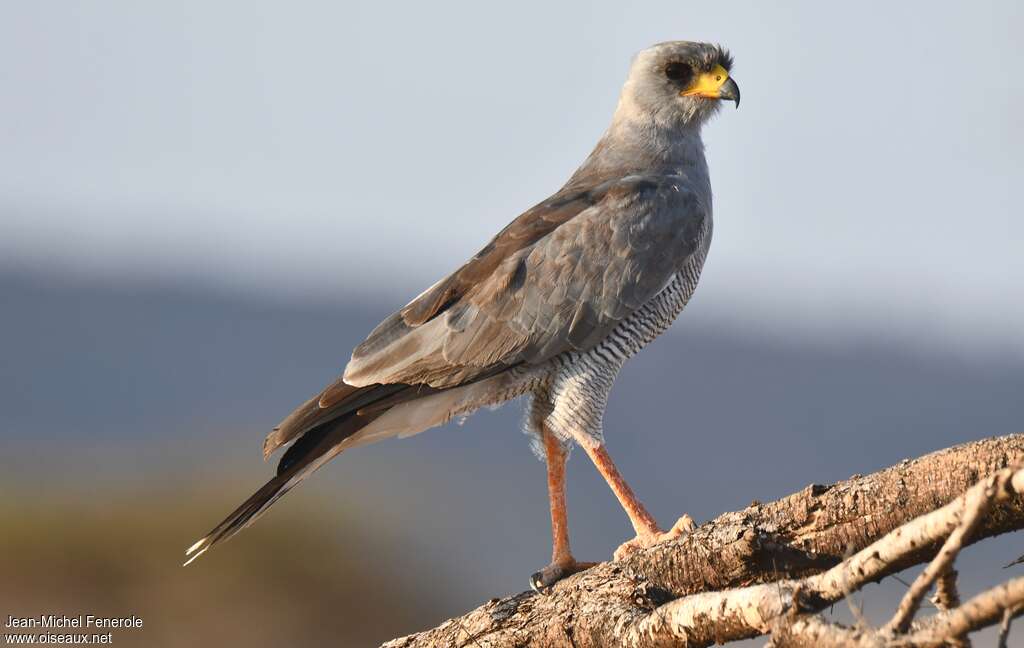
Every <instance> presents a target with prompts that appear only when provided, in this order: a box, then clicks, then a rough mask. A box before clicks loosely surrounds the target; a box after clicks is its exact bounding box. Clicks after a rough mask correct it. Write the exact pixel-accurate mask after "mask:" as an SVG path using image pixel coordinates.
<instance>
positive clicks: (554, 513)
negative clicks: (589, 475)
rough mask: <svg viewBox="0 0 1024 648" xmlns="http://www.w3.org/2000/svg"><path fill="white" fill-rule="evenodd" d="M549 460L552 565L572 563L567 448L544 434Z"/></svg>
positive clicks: (551, 436)
mask: <svg viewBox="0 0 1024 648" xmlns="http://www.w3.org/2000/svg"><path fill="white" fill-rule="evenodd" d="M544 449H545V450H546V451H547V459H548V500H549V502H550V504H551V564H553V565H554V564H564V563H566V562H572V561H573V557H572V551H571V550H570V549H569V517H568V514H567V512H566V509H565V458H566V457H565V454H566V453H565V448H563V447H562V444H561V442H560V441H559V440H558V439H556V438H555V435H553V434H547V433H546V434H544Z"/></svg>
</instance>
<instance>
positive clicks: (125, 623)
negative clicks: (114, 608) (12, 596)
mask: <svg viewBox="0 0 1024 648" xmlns="http://www.w3.org/2000/svg"><path fill="white" fill-rule="evenodd" d="M4 627H5V628H44V629H49V628H141V627H142V619H140V618H139V617H137V616H135V615H132V616H127V617H104V616H97V615H95V614H79V615H78V616H67V615H63V614H40V615H39V616H37V617H16V616H9V617H7V625H6V626H4Z"/></svg>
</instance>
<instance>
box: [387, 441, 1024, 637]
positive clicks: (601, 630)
mask: <svg viewBox="0 0 1024 648" xmlns="http://www.w3.org/2000/svg"><path fill="white" fill-rule="evenodd" d="M1022 459H1024V435H1011V436H1007V437H1000V438H993V439H985V440H982V441H977V442H973V443H968V444H965V445H961V446H957V447H954V448H950V449H947V450H942V451H939V452H935V453H932V454H930V455H927V456H924V457H921V458H919V459H915V460H904V461H902V462H901V463H899V464H898V465H896V466H893V467H891V468H887V469H885V470H882V471H879V472H877V473H874V474H871V475H867V476H854V477H852V478H850V479H848V480H846V481H842V482H838V483H836V484H832V485H829V486H823V485H817V484H812V485H810V486H808V487H807V488H805V489H803V490H802V491H800V492H798V493H795V494H793V495H790V496H789V497H786V498H783V499H781V500H778V501H775V502H770V503H767V504H760V503H757V502H755V503H753V504H751V505H750V506H749V507H747V508H746V509H744V510H742V511H736V512H732V513H726V514H724V515H721V516H719V517H718V518H716V519H715V520H712V521H710V522H707V523H705V524H703V525H701V526H700V527H698V528H697V529H696V530H695V531H694V532H693V533H691V534H689V535H687V536H685V537H683V538H681V539H679V540H675V541H672V542H669V543H665V544H662V545H659V546H657V547H654V548H652V549H649V550H647V551H643V552H638V553H636V554H633V555H630V556H629V557H628V558H627V559H625V560H623V561H622V562H617V563H601V564H599V565H597V566H596V567H593V568H591V569H589V570H587V571H586V572H583V573H581V574H577V575H575V576H573V577H571V578H568V579H566V580H564V581H562V582H560V583H558V584H557V585H556V586H555V587H554V588H553V590H552V592H551V593H550V594H548V595H546V596H541V595H537V594H534V593H533V592H524V593H521V594H517V595H515V596H510V597H506V598H503V599H492V600H491V601H489V602H487V603H485V604H484V605H482V606H480V607H479V608H477V609H476V610H473V611H472V612H469V613H468V614H466V615H464V616H462V617H459V618H456V619H451V620H449V621H446V622H445V623H444V624H442V625H440V626H438V627H437V628H434V629H432V630H427V631H425V632H421V633H418V634H415V635H410V636H408V637H403V638H400V639H395V640H393V641H391V642H388V643H387V644H385V646H387V647H388V648H400V647H401V648H413V647H420V646H431V647H434V646H453V647H455V646H476V647H479V648H492V647H493V648H499V647H504V646H545V647H547V646H552V647H558V646H573V647H575V648H582V647H584V646H609V645H634V646H655V645H690V646H707V645H710V644H712V643H716V642H717V643H722V642H724V641H728V640H732V639H738V638H743V637H749V636H756V635H758V634H765V633H773V640H774V641H775V642H776V643H777V645H801V644H800V643H799V641H798V640H797V639H798V638H800V637H811V636H819V635H820V638H821V639H822V641H823V642H825V640H826V639H828V638H829V637H831V636H836V637H841V638H842V640H843V641H846V642H851V641H852V639H851V635H850V634H849V633H860V634H857V635H856V639H857V640H856V641H852V643H863V642H876V643H865V644H864V645H888V644H886V643H884V641H888V640H890V639H893V640H895V639H899V640H900V641H903V642H904V643H902V644H900V645H917V644H913V643H909V644H908V643H906V642H907V640H908V639H910V638H911V637H918V638H921V639H922V641H924V640H925V639H928V641H931V639H933V638H934V637H937V636H939V635H940V634H942V633H946V634H945V635H943V640H945V641H949V640H952V639H955V638H957V637H961V636H963V635H965V634H966V633H967V632H969V631H971V630H973V629H976V627H980V626H976V625H975V621H976V617H977V614H980V613H977V614H975V616H970V615H971V614H974V613H976V612H977V610H976V609H975V608H977V607H978V605H981V603H978V601H977V600H976V599H978V597H975V599H971V601H968V602H967V603H965V604H963V605H954V604H955V603H956V602H955V601H954V602H953V603H951V605H954V606H953V607H951V609H949V610H946V611H942V612H940V613H939V614H937V615H935V616H933V617H931V618H929V620H928V623H929V624H931V625H929V626H928V627H924V626H922V625H921V624H920V623H918V624H915V625H909V624H910V621H911V620H912V619H913V616H914V614H915V613H916V610H917V607H918V605H919V603H920V601H921V598H922V597H923V596H924V595H925V594H926V593H927V589H928V586H929V585H930V584H931V582H932V581H935V580H939V582H940V583H941V584H942V587H943V588H945V589H946V590H947V591H948V590H949V588H950V587H952V586H954V585H955V583H954V581H953V580H951V579H953V578H954V577H953V576H949V574H950V573H951V565H952V561H953V559H955V556H956V553H957V552H958V551H959V549H960V548H962V547H963V546H966V545H968V544H971V543H973V542H977V541H979V540H981V539H983V538H987V537H991V536H994V535H997V534H1000V533H1004V532H1006V531H1011V530H1016V529H1019V528H1022V527H1024V499H1022V498H1021V497H1019V496H1018V495H1016V490H1015V487H1016V485H1017V483H1018V482H1021V483H1024V474H1021V475H1020V476H1019V477H1020V479H1018V480H1014V479H1013V475H1014V473H1013V472H1012V471H1003V472H1002V473H1000V472H999V471H1000V470H1002V469H1005V468H1007V467H1010V466H1015V465H1018V464H1019V463H1021V460H1022ZM997 476H998V479H999V480H1000V481H999V484H996V483H995V482H993V481H991V480H993V479H996V477H997ZM985 478H988V479H989V480H990V481H989V482H987V483H986V482H983V483H981V484H979V485H978V486H976V487H975V488H974V489H972V486H974V485H975V484H976V482H979V480H983V479H985ZM969 490H971V493H973V499H969V498H968V497H967V496H966V495H965V493H967V492H968V491H969ZM979 493H981V494H979ZM958 498H959V499H958ZM929 514H932V515H929ZM965 520H966V524H965ZM905 525H909V526H908V527H907V529H901V527H904V526H905ZM887 534H888V535H887ZM944 545H946V549H947V550H946V551H943V552H942V555H941V557H940V560H939V561H938V562H936V563H933V565H932V567H931V571H930V572H929V576H928V578H929V579H930V580H929V582H928V583H924V582H922V583H919V584H918V585H917V587H915V588H914V592H913V594H912V595H909V596H911V598H908V600H907V601H905V604H904V605H903V606H901V611H900V612H899V613H898V615H897V616H896V617H894V621H893V622H891V623H890V624H889V626H888V627H887V628H884V629H880V630H878V631H872V630H868V629H854V630H850V629H844V628H841V627H840V626H835V625H832V624H829V623H827V622H826V621H823V620H821V619H820V618H818V617H816V616H814V615H813V614H812V613H813V612H815V611H817V610H821V609H823V608H824V607H825V606H827V605H828V604H830V603H831V602H833V601H835V600H837V599H839V598H842V597H843V596H844V595H845V594H846V593H848V592H849V591H852V590H855V589H857V588H859V587H860V586H862V585H863V584H865V583H866V582H868V581H877V580H880V579H882V578H884V577H885V576H887V575H889V574H892V573H894V572H897V571H900V570H902V569H905V568H906V567H909V566H911V565H914V564H919V563H922V562H927V561H929V560H931V559H932V558H933V557H935V556H936V554H937V553H939V550H940V548H942V547H943V546H944ZM868 548H870V551H866V552H865V549H868ZM1014 583H1015V582H1014V581H1011V582H1010V583H1007V584H1005V585H1004V586H1002V587H1004V588H1005V587H1009V586H1010V585H1014V587H1018V588H1019V589H1020V590H1022V591H1024V588H1020V586H1019V585H1015V584H1014ZM997 589H998V588H997ZM1011 589H1012V588H1011ZM953 591H955V589H954V590H953ZM1000 591H1002V590H1000ZM1017 592H1018V590H1017V589H1012V591H1010V593H1009V594H1005V592H1004V594H1005V595H1004V596H1002V598H999V597H998V596H996V595H995V594H993V595H992V597H990V599H986V600H985V601H982V603H984V604H985V606H984V608H983V611H984V614H983V615H982V616H981V617H977V618H982V621H981V622H983V623H984V624H989V623H999V622H1000V621H1001V620H1002V619H1003V618H1004V615H1005V613H1006V610H1007V609H1010V608H1008V607H1007V606H1010V605H1016V604H1017V603H1019V601H1018V602H1017V603H1014V601H1016V599H1015V598H1014V596H1016V593H1017ZM979 596H982V595H979ZM992 601H995V603H992ZM971 606H974V607H971ZM993 610H995V612H993ZM1014 613H1016V612H1015V611H1014ZM992 614H995V615H996V616H995V617H994V621H993V620H992V618H993V617H992ZM965 619H967V620H965ZM944 620H945V621H944ZM942 623H945V625H942ZM904 631H906V632H904ZM954 631H956V632H957V633H958V634H950V633H953V632H954ZM829 633H831V634H829ZM928 633H931V634H928ZM877 642H883V643H877ZM811 643H814V642H811ZM808 645H810V644H808ZM815 645H817V644H815ZM820 645H826V643H822V644H820ZM893 645H895V644H893ZM920 645H927V642H924V643H921V644H920Z"/></svg>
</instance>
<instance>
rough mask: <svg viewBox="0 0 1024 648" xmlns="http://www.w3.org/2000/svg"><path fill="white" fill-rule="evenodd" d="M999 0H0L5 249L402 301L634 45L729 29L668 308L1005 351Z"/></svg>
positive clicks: (136, 274)
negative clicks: (720, 96) (694, 208)
mask: <svg viewBox="0 0 1024 648" xmlns="http://www.w3.org/2000/svg"><path fill="white" fill-rule="evenodd" d="M1022 18H1024V8H1022V5H1021V4H1020V3H1015V2H990V3H984V2H982V3H971V4H969V5H968V4H967V3H962V4H954V3H924V2H918V3H900V4H898V5H893V4H891V3H881V2H858V3H850V4H848V5H845V6H838V5H836V4H834V3H815V2H793V3H786V5H785V6H782V7H780V6H775V5H774V4H772V5H769V4H768V3H756V2H744V3H740V2H720V3H692V2H678V1H677V2H664V3H656V2H651V3H590V2H588V3H531V2H521V3H514V4H509V3H503V4H493V5H492V4H490V3H472V2H462V3H443V2H442V3H420V4H410V5H409V6H400V5H396V4H384V3H375V4H373V5H369V4H367V5H365V6H361V7H352V6H348V5H347V3H346V4H345V5H343V4H341V3H328V2H322V3H315V2H299V3H287V4H282V3H270V2H246V3H241V2H239V3H227V2H173V3H172V2H165V3H137V2H94V3H78V4H67V3H28V2H22V3H5V4H4V6H3V8H0V83H2V84H3V87H4V88H5V90H4V100H3V101H2V102H0V129H2V135H0V139H2V141H3V146H2V148H0V258H2V259H3V261H2V262H0V263H3V264H5V265H11V266H16V267H19V268H25V267H28V268H30V269H33V270H38V271H44V272H48V273H55V274H61V273H72V274H74V275H76V276H81V275H95V276H97V277H99V278H101V279H104V280H118V281H125V280H139V279H143V280H144V279H171V280H184V281H190V282H198V283H205V284H210V285H214V286H220V287H222V288H223V287H227V288H230V289H233V290H234V289H238V290H245V291H256V292H264V293H267V294H270V295H273V296H275V297H287V298H290V299H315V300H321V301H322V300H332V299H339V300H340V299H343V298H345V297H349V296H352V295H367V294H377V293H384V298H385V299H387V300H389V301H395V302H396V303H397V302H400V301H401V300H402V299H403V298H406V297H410V296H412V295H414V294H415V293H417V292H418V291H419V290H420V289H421V288H423V287H424V286H425V285H427V284H429V283H432V282H433V281H434V280H435V279H436V278H438V277H439V276H440V275H442V274H443V273H445V272H446V271H448V270H450V269H452V268H453V267H454V266H456V265H457V264H458V263H459V262H461V261H462V260H463V259H464V258H466V257H468V256H469V255H471V254H472V253H473V252H474V251H475V250H476V249H477V248H479V247H480V245H482V244H483V243H484V242H485V241H486V240H487V238H489V237H490V235H492V234H493V233H494V232H495V231H497V230H498V229H499V228H500V227H501V226H503V225H504V224H505V223H506V222H508V221H509V220H511V219H512V218H514V217H515V216H516V215H517V214H518V213H519V212H520V211H522V210H523V209H525V208H527V207H529V206H530V205H532V204H534V203H536V202H538V201H539V200H541V199H543V198H544V197H545V196H547V195H548V194H549V193H550V192H552V191H553V190H555V189H557V187H558V186H559V185H560V184H561V183H562V182H563V181H564V180H565V179H566V178H567V177H568V175H569V174H570V173H571V171H572V170H573V169H574V168H575V166H576V165H577V164H578V163H579V162H580V161H581V160H582V159H583V157H584V156H585V155H586V154H587V153H588V152H589V149H590V147H591V146H592V145H593V143H594V142H595V141H596V139H597V138H598V137H599V135H600V134H601V132H602V130H603V128H604V127H605V125H606V124H607V121H608V119H609V117H610V115H611V111H612V108H613V107H614V103H615V99H616V96H617V93H618V90H619V87H620V85H621V83H622V80H623V78H624V75H625V72H626V69H627V67H628V62H629V58H630V56H631V55H632V54H633V53H634V52H636V51H637V50H639V49H642V48H643V47H645V46H647V45H649V44H651V43H654V42H658V41H662V40H670V39H691V40H712V41H718V42H722V43H723V44H725V45H727V46H728V47H730V48H731V49H732V50H733V52H734V54H735V56H736V59H737V64H736V67H735V70H734V72H735V77H736V79H737V80H738V82H739V84H740V86H741V88H742V90H743V105H742V107H741V109H740V110H738V111H732V110H726V111H723V113H722V114H721V115H720V116H719V117H718V118H717V120H716V121H715V122H714V123H713V124H712V125H711V126H710V127H709V128H708V129H707V130H706V135H705V140H706V142H707V144H708V156H709V160H710V164H711V169H712V180H713V184H714V188H715V191H716V213H715V218H716V223H715V240H714V243H713V245H712V251H711V255H710V259H709V261H708V265H707V267H706V270H705V276H704V279H703V281H702V285H701V288H700V290H699V291H698V293H697V296H696V297H695V300H694V302H693V304H692V305H691V308H690V312H689V313H688V314H687V316H688V317H691V318H693V319H694V320H701V319H704V320H705V321H713V322H722V323H725V324H729V325H734V326H737V327H748V328H758V329H761V330H765V331H769V332H772V333H773V334H778V335H783V336H788V337H793V336H799V337H803V338H806V339H819V340H830V339H834V338H835V337H836V336H878V335H884V336H888V337H895V338H898V339H906V340H908V341H913V342H920V341H924V342H926V343H928V344H930V345H932V346H941V347H943V348H954V349H955V348H963V349H988V350H990V351H993V350H994V351H997V352H1000V353H1002V352H1005V351H1010V352H1012V353H1015V354H1019V355H1021V356H1024V300H1022V299H1021V297H1022V292H1024V291H1022V290H1021V285H1022V283H1024V261H1022V260H1021V254H1020V247H1021V242H1022V241H1024V220H1022V218H1021V213H1020V212H1021V210H1020V207H1019V204H1018V201H1017V195H1016V194H1017V190H1018V188H1019V186H1020V185H1021V181H1022V180H1024V153H1022V151H1024V120H1021V119H1020V116H1019V115H1020V106H1021V104H1022V99H1024V75H1021V74H1020V72H1019V71H1020V69H1021V68H1022V64H1024V50H1022V49H1021V48H1020V46H1019V42H1018V34H1019V31H1020V28H1021V27H1022V26H1024V20H1022Z"/></svg>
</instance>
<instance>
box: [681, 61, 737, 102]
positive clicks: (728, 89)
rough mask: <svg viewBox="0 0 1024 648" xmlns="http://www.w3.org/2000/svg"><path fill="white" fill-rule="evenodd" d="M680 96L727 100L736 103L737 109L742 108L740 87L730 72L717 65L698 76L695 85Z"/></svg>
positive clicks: (692, 84)
mask: <svg viewBox="0 0 1024 648" xmlns="http://www.w3.org/2000/svg"><path fill="white" fill-rule="evenodd" d="M679 94H681V95H682V96H684V97H688V96H696V97H704V98H706V99H726V100H729V101H735V102H736V107H737V108H739V107H740V87H739V86H738V85H736V82H735V81H733V80H732V77H730V76H729V71H728V70H726V69H725V68H724V67H722V66H721V65H716V66H715V67H714V68H713V69H712V70H711V71H710V72H704V73H702V74H700V75H698V76H697V78H695V79H694V80H693V83H691V84H690V86H689V87H688V88H686V89H685V90H683V91H682V92H680V93H679Z"/></svg>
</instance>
